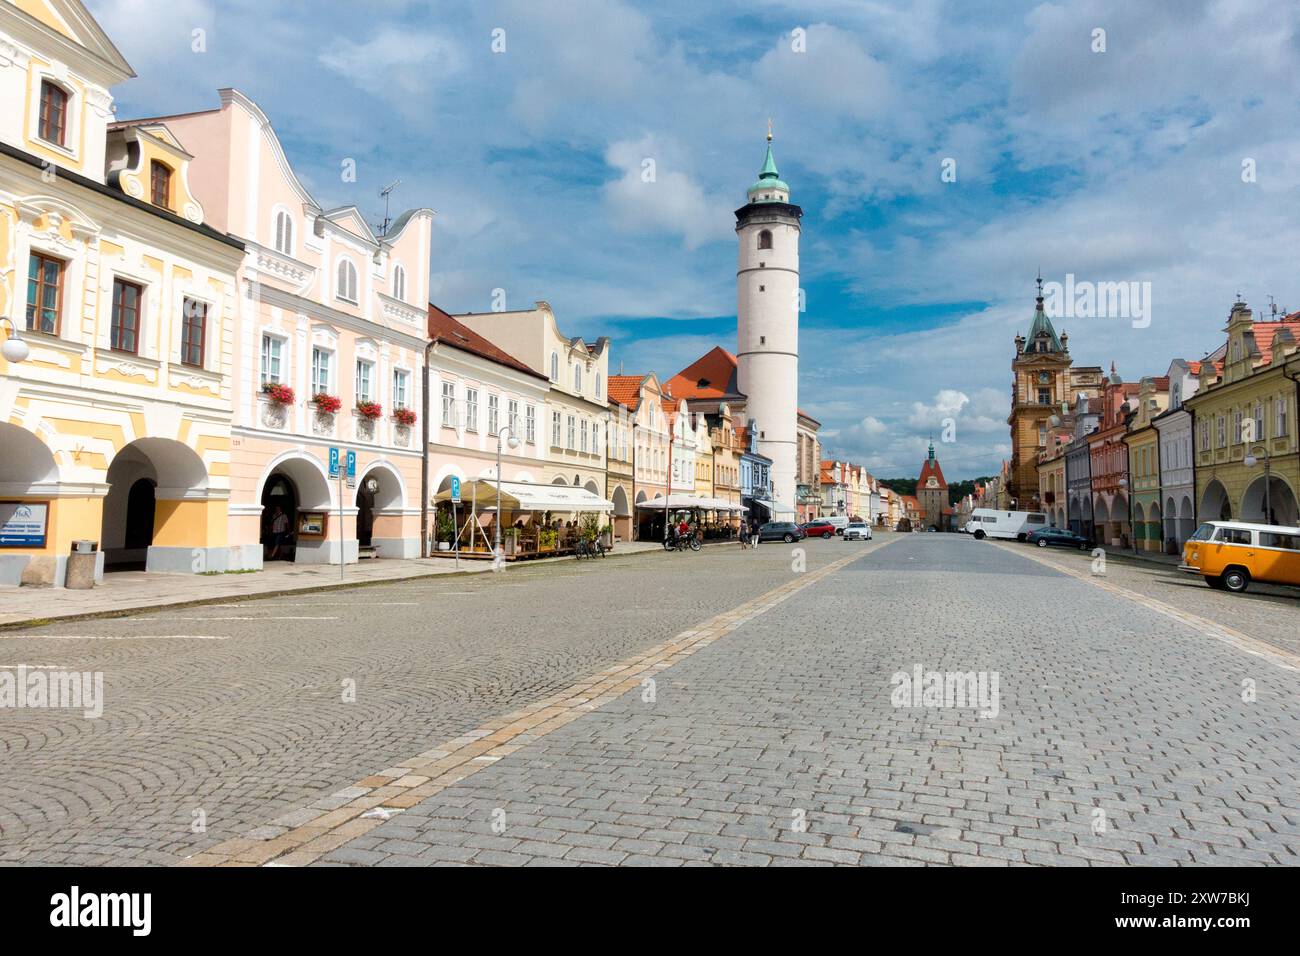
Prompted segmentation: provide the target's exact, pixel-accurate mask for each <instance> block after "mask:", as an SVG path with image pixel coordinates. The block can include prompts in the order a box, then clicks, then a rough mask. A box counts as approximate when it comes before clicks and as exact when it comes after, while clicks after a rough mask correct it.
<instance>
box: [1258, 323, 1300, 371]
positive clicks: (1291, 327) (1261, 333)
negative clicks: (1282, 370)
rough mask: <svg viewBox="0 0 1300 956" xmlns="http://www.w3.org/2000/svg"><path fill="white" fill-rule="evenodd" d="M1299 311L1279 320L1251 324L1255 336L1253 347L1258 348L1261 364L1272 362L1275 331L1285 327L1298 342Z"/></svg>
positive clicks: (1299, 338) (1299, 334)
mask: <svg viewBox="0 0 1300 956" xmlns="http://www.w3.org/2000/svg"><path fill="white" fill-rule="evenodd" d="M1298 317H1300V312H1296V313H1294V314H1293V315H1288V316H1287V317H1286V319H1284V320H1283V321H1281V322H1256V323H1255V324H1254V325H1253V326H1251V332H1252V333H1253V334H1254V336H1255V348H1257V349H1259V357H1260V364H1261V365H1270V364H1272V362H1273V339H1275V338H1276V337H1277V333H1278V332H1280V331H1282V330H1283V329H1286V330H1287V331H1288V332H1290V333H1291V337H1292V338H1293V339H1295V340H1296V341H1297V342H1300V321H1296V319H1297V318H1298Z"/></svg>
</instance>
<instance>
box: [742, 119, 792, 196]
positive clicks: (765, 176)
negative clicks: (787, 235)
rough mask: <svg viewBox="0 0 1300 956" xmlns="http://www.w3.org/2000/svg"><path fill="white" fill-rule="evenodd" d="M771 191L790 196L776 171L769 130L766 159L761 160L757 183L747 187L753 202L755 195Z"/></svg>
mask: <svg viewBox="0 0 1300 956" xmlns="http://www.w3.org/2000/svg"><path fill="white" fill-rule="evenodd" d="M771 189H779V190H781V191H782V192H784V193H785V194H786V196H789V195H790V187H789V186H787V185H786V183H785V181H784V180H782V179H781V174H780V173H779V172H777V170H776V159H775V158H774V157H773V156H772V133H771V131H770V130H769V131H768V134H767V158H766V159H764V160H763V168H762V169H761V170H759V173H758V182H756V183H754V185H752V186H750V187H749V190H748V195H749V197H750V199H751V200H753V198H754V195H755V194H756V193H760V192H763V191H765V190H771ZM755 201H757V202H780V201H781V200H777V199H762V200H755Z"/></svg>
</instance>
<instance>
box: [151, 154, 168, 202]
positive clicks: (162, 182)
mask: <svg viewBox="0 0 1300 956" xmlns="http://www.w3.org/2000/svg"><path fill="white" fill-rule="evenodd" d="M171 197H172V171H171V167H170V166H168V165H167V164H166V163H160V162H158V160H156V159H155V160H152V161H150V163H149V201H150V202H152V203H153V204H154V205H155V206H161V207H162V208H163V209H170V208H171Z"/></svg>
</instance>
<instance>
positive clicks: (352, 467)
mask: <svg viewBox="0 0 1300 956" xmlns="http://www.w3.org/2000/svg"><path fill="white" fill-rule="evenodd" d="M356 483H357V453H356V452H354V451H352V450H350V449H349V451H348V487H349V488H351V487H353V486H354V485H355V484H356Z"/></svg>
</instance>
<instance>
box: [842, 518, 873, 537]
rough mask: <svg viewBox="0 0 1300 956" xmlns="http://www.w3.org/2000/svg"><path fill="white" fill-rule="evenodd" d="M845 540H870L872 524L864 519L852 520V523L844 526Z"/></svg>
mask: <svg viewBox="0 0 1300 956" xmlns="http://www.w3.org/2000/svg"><path fill="white" fill-rule="evenodd" d="M844 540H845V541H870V540H871V525H869V524H867V523H865V522H862V521H854V522H852V523H851V524H849V525H847V526H845V528H844Z"/></svg>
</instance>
